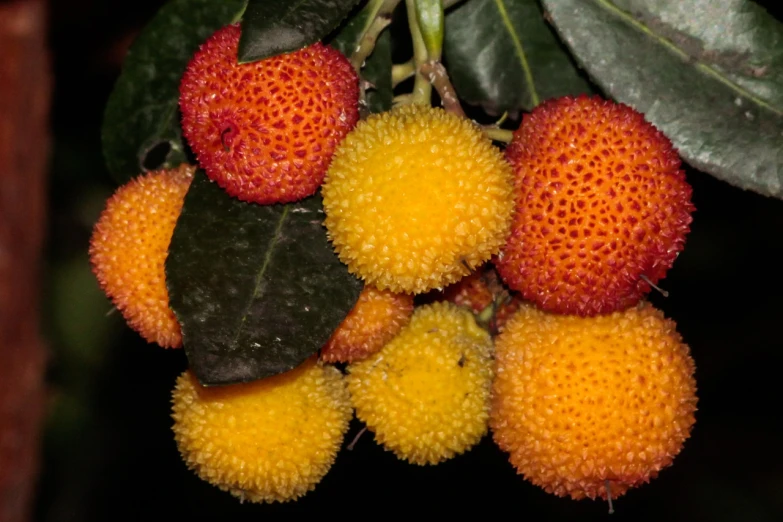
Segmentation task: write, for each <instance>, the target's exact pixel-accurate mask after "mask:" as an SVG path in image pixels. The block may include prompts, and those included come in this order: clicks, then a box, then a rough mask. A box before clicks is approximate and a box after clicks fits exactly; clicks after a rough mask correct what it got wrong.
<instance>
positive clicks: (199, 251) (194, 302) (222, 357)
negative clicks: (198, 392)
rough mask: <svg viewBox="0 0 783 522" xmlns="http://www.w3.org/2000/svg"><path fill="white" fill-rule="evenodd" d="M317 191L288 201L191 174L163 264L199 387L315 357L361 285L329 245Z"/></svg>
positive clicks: (261, 375)
mask: <svg viewBox="0 0 783 522" xmlns="http://www.w3.org/2000/svg"><path fill="white" fill-rule="evenodd" d="M323 217H324V214H323V210H322V209H321V197H320V195H316V196H311V197H309V198H307V199H304V200H302V201H299V202H297V203H290V204H288V205H263V206H262V205H255V204H250V203H244V202H241V201H239V200H238V199H235V198H232V197H230V196H228V195H227V194H226V193H225V192H224V191H223V190H222V189H221V188H220V187H219V186H218V185H217V184H215V183H212V182H210V181H209V179H208V178H207V177H206V175H205V174H204V173H203V172H202V171H198V173H197V174H196V177H195V179H194V180H193V184H192V185H191V187H190V190H189V191H188V194H187V196H186V197H185V205H184V207H183V209H182V214H181V215H180V218H179V221H177V227H176V229H175V230H174V235H173V237H172V240H171V247H170V249H169V256H168V259H167V260H166V278H167V284H168V288H169V298H170V302H171V307H172V309H173V310H174V313H175V314H176V315H177V319H178V320H179V322H180V324H181V325H182V335H183V343H184V346H185V353H186V354H187V356H188V362H189V363H190V368H191V369H192V370H193V372H194V373H195V374H196V377H198V379H199V381H201V383H202V384H204V385H217V384H230V383H237V382H248V381H253V380H256V379H262V378H264V377H269V376H271V375H276V374H278V373H282V372H285V371H288V370H290V369H292V368H294V367H296V366H298V365H299V364H301V363H302V362H303V361H304V360H305V359H307V358H308V357H310V356H311V355H313V354H314V353H315V352H316V351H318V349H319V348H321V347H322V346H323V344H324V343H325V342H326V341H327V339H328V338H329V336H330V335H331V334H332V332H333V331H334V330H335V328H337V326H338V325H339V324H340V322H341V321H342V320H343V319H344V318H345V316H346V314H347V313H348V312H349V311H350V310H351V308H352V307H353V305H354V303H355V302H356V299H357V298H358V296H359V292H360V291H361V288H362V283H361V282H360V281H359V280H358V279H356V278H355V277H354V276H352V275H350V274H349V273H348V269H347V268H346V267H345V265H343V264H342V263H341V262H340V261H339V259H338V258H337V255H336V254H335V253H334V251H333V249H332V245H331V243H329V242H328V241H327V238H326V229H325V228H324V227H323V225H322V222H323Z"/></svg>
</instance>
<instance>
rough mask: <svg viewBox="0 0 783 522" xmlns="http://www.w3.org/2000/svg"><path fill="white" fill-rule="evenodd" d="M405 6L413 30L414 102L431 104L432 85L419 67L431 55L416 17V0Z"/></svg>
mask: <svg viewBox="0 0 783 522" xmlns="http://www.w3.org/2000/svg"><path fill="white" fill-rule="evenodd" d="M405 6H406V7H407V9H408V27H409V28H410V31H411V39H412V42H413V63H414V64H415V65H416V79H415V80H414V83H413V93H412V94H413V96H412V97H411V101H412V102H413V103H420V104H422V105H429V104H430V103H431V99H432V85H431V84H430V82H429V81H427V78H425V77H424V75H423V74H422V73H421V70H420V69H419V68H420V67H421V65H422V64H423V63H425V62H426V61H427V60H428V59H429V57H428V54H427V45H426V44H425V43H424V37H423V36H422V35H421V30H420V29H419V22H418V19H417V17H416V0H405Z"/></svg>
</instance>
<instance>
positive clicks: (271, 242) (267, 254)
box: [230, 205, 289, 346]
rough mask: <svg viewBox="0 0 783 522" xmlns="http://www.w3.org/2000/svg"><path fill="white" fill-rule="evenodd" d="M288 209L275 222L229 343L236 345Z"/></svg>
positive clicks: (287, 207) (278, 238) (256, 295)
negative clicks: (249, 293)
mask: <svg viewBox="0 0 783 522" xmlns="http://www.w3.org/2000/svg"><path fill="white" fill-rule="evenodd" d="M288 209H289V206H288V205H286V206H285V208H284V209H283V213H282V214H281V215H280V219H279V220H278V222H277V228H275V233H274V235H273V236H272V239H271V241H270V242H269V247H268V248H267V250H266V255H265V256H264V262H263V264H262V265H261V269H260V270H259V271H258V275H257V276H256V281H255V284H254V285H253V292H252V294H251V295H250V299H248V301H247V305H246V306H245V309H244V310H243V311H242V320H241V321H240V323H239V325H238V326H237V333H236V335H234V338H233V339H232V340H231V345H230V346H234V345H236V343H237V341H238V340H239V336H240V335H241V333H242V329H243V328H244V326H245V323H246V322H247V316H248V313H249V312H250V307H251V306H253V302H254V301H255V300H256V298H257V297H258V289H259V288H260V286H261V281H262V280H263V278H264V273H266V268H267V266H269V263H270V262H271V260H272V252H273V251H274V249H275V245H277V242H278V241H279V240H280V231H281V230H282V229H283V223H285V220H286V217H288Z"/></svg>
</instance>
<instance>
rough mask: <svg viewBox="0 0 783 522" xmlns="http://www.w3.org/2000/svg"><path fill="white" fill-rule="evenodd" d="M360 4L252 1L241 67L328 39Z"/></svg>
mask: <svg viewBox="0 0 783 522" xmlns="http://www.w3.org/2000/svg"><path fill="white" fill-rule="evenodd" d="M357 3H359V0H250V1H249V2H248V4H247V10H246V11H245V15H244V16H243V17H242V36H241V37H240V39H239V61H240V63H247V62H253V61H256V60H263V59H264V58H269V57H270V56H275V55H278V54H283V53H288V52H291V51H296V50H298V49H302V48H303V47H307V46H308V45H312V44H314V43H315V42H318V41H320V40H321V39H323V38H325V37H326V36H327V35H328V34H329V33H331V32H332V31H333V30H334V29H335V28H337V26H338V25H340V22H342V21H343V20H344V19H345V17H346V16H348V14H350V12H351V10H352V9H353V8H354V7H355V6H356V4H357Z"/></svg>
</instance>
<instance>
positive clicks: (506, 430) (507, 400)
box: [490, 303, 696, 499]
mask: <svg viewBox="0 0 783 522" xmlns="http://www.w3.org/2000/svg"><path fill="white" fill-rule="evenodd" d="M495 350H496V354H495V358H496V372H497V377H496V378H495V381H494V383H493V389H492V417H491V420H490V426H491V428H492V431H493V435H494V438H495V441H496V442H497V444H498V445H499V446H500V448H501V449H503V450H504V451H506V452H508V453H510V461H511V463H512V464H513V465H514V467H516V469H517V471H518V472H519V473H521V474H523V475H524V476H525V478H526V479H527V480H529V481H530V482H532V483H533V484H536V485H538V486H540V487H542V488H544V489H545V490H546V491H547V492H549V493H554V494H555V495H558V496H566V495H570V496H571V497H572V498H574V499H580V498H584V497H589V498H595V497H601V498H604V499H606V498H607V494H606V481H609V484H610V489H611V496H612V498H616V497H618V496H620V495H623V494H624V493H625V492H626V491H627V490H628V489H629V488H632V487H636V486H639V485H641V484H643V483H645V482H648V481H649V480H650V479H651V478H654V477H656V476H657V474H658V472H659V471H660V470H661V469H662V468H664V467H666V466H669V465H670V464H671V463H672V459H673V458H674V457H675V455H677V454H678V453H679V452H680V450H681V448H682V446H683V443H684V441H685V440H686V439H687V438H688V436H689V435H690V430H691V427H692V426H693V423H694V412H695V410H696V384H695V381H694V379H693V372H694V363H693V360H692V359H691V356H690V353H689V349H688V346H687V345H685V344H683V342H682V339H681V338H680V335H679V334H678V333H677V332H676V330H675V324H674V322H673V321H671V320H668V319H666V318H664V316H663V314H662V313H661V312H660V311H658V310H656V309H655V308H653V307H652V306H651V305H650V304H648V303H641V304H639V305H638V306H636V307H633V308H629V309H627V310H625V311H623V312H615V313H614V314H611V315H602V316H596V317H589V318H584V317H578V316H567V315H558V314H551V313H547V312H543V311H541V310H538V309H537V308H535V307H534V306H531V305H524V306H523V307H522V308H521V309H520V311H519V312H517V314H515V315H514V316H513V317H512V318H511V319H510V320H509V322H508V323H507V324H506V329H505V330H504V331H503V333H501V334H500V335H499V336H498V337H497V338H496V340H495Z"/></svg>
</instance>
